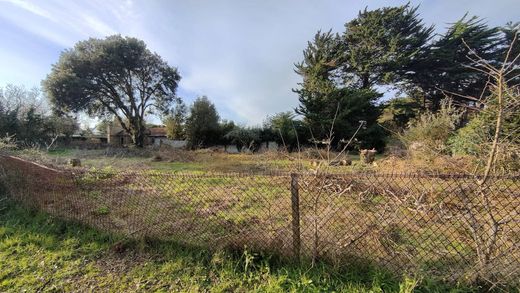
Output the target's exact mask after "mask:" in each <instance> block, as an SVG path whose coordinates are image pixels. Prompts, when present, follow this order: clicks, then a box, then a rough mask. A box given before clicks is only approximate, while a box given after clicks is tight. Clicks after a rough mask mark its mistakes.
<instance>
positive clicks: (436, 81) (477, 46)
mask: <svg viewBox="0 0 520 293" xmlns="http://www.w3.org/2000/svg"><path fill="white" fill-rule="evenodd" d="M501 41H502V40H501V35H500V30H499V28H497V27H489V26H488V25H487V24H486V23H485V22H484V21H483V20H482V19H480V18H478V17H468V16H467V15H465V16H464V17H462V18H461V19H460V20H458V21H457V22H455V23H453V24H452V25H451V26H450V27H449V28H448V30H447V31H446V32H445V33H444V34H443V35H442V36H440V38H438V39H437V40H435V41H434V42H433V43H432V44H431V45H430V46H428V48H427V49H425V50H423V51H422V52H421V54H420V55H419V56H418V58H417V59H416V61H415V62H414V64H413V65H412V66H411V67H412V68H411V70H410V72H409V73H408V74H406V76H405V78H408V79H409V80H410V81H411V83H412V84H413V85H415V86H417V87H419V88H420V89H421V91H422V92H423V93H424V94H425V95H426V98H427V100H428V101H429V102H430V107H431V109H433V110H436V109H438V108H439V106H440V101H441V100H442V99H443V98H444V97H446V96H449V97H450V98H451V99H453V100H454V102H456V103H463V104H467V103H468V102H471V101H472V100H474V99H478V98H479V97H480V95H481V93H482V90H483V89H484V88H485V85H486V82H487V76H486V74H484V73H482V72H479V71H475V70H473V69H471V68H469V67H471V66H475V64H476V63H475V62H474V61H473V60H471V59H469V58H468V53H469V52H470V48H471V50H473V51H474V52H476V53H477V54H478V55H479V56H481V57H482V58H484V59H486V60H492V61H496V60H498V59H499V58H501V56H500V54H499V52H500V51H499V50H498V49H499V46H500V44H501ZM468 47H469V48H468ZM468 97H469V98H468ZM468 99H469V100H468Z"/></svg>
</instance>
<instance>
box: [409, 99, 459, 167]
mask: <svg viewBox="0 0 520 293" xmlns="http://www.w3.org/2000/svg"><path fill="white" fill-rule="evenodd" d="M461 118H462V112H461V111H460V110H457V109H455V107H454V106H453V105H452V103H451V101H447V100H446V101H443V102H442V103H441V108H440V109H439V111H438V112H436V113H433V112H425V113H423V114H421V115H420V116H419V117H418V118H416V119H413V120H411V121H410V123H409V125H408V129H407V130H406V131H405V132H404V134H403V135H402V136H401V140H402V141H403V143H404V144H405V145H406V146H407V147H408V150H409V152H410V153H411V154H412V155H420V156H426V157H427V158H431V157H432V156H437V155H439V154H449V153H450V149H449V146H448V141H449V139H450V137H452V136H453V135H454V134H455V130H456V129H457V127H458V125H459V123H460V121H461Z"/></svg>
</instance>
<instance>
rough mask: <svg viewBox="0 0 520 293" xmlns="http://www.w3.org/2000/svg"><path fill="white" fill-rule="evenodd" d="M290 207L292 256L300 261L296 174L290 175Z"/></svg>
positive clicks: (298, 196)
mask: <svg viewBox="0 0 520 293" xmlns="http://www.w3.org/2000/svg"><path fill="white" fill-rule="evenodd" d="M291 206H292V234H293V235H292V236H293V239H292V240H293V256H294V257H295V258H296V260H297V261H299V260H300V247H301V239H300V195H299V191H298V174H296V173H291Z"/></svg>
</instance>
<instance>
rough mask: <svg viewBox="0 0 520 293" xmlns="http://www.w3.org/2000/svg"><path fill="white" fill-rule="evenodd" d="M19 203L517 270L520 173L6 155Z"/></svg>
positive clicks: (259, 240) (7, 181) (309, 246)
mask: <svg viewBox="0 0 520 293" xmlns="http://www.w3.org/2000/svg"><path fill="white" fill-rule="evenodd" d="M0 164H1V166H2V168H1V169H2V172H3V175H2V178H3V180H2V181H3V182H4V185H6V186H7V189H8V190H9V191H10V196H11V197H12V198H13V199H14V200H16V201H18V202H20V203H21V204H24V205H28V206H30V207H33V208H36V209H39V210H42V211H45V212H48V213H50V214H52V215H55V216H58V217H62V218H65V219H70V220H74V221H79V222H81V223H84V224H87V225H89V226H93V227H96V228H98V229H101V230H104V231H110V232H113V233H118V234H123V235H126V236H129V237H144V236H146V237H152V238H154V239H168V240H174V241H177V242H180V243H184V244H186V245H190V246H200V247H205V248H229V247H235V248H237V247H243V246H244V245H247V246H248V247H250V248H253V249H258V250H265V251H268V252H271V253H276V254H280V255H282V256H287V257H291V258H301V259H305V260H310V261H315V260H327V261H333V262H339V263H356V264H363V265H371V266H379V267H384V268H387V269H389V270H392V271H395V272H398V273H402V272H414V273H417V272H422V273H426V274H428V275H429V276H432V277H437V278H440V279H442V280H446V281H472V280H476V279H477V278H479V279H480V280H488V281H490V282H493V283H499V282H504V283H517V282H518V280H519V279H520V249H519V248H520V247H519V246H520V244H519V243H520V182H519V179H520V176H502V177H490V178H488V179H487V180H486V181H485V182H482V178H479V177H475V176H467V175H417V174H416V175H411V174H408V175H403V174H392V175H389V174H386V175H384V174H375V173H372V174H368V173H363V174H344V175H338V174H319V175H316V174H285V173H271V174H178V173H164V172H153V171H145V170H143V171H135V172H127V171H125V172H122V171H113V172H92V171H70V170H54V169H50V168H46V167H45V166H40V165H36V164H34V163H31V162H26V161H23V160H20V159H17V158H13V157H5V156H4V157H1V156H0Z"/></svg>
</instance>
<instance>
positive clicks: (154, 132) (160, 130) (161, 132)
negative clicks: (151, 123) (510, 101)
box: [147, 127, 166, 137]
mask: <svg viewBox="0 0 520 293" xmlns="http://www.w3.org/2000/svg"><path fill="white" fill-rule="evenodd" d="M147 130H148V131H149V132H150V134H148V135H149V136H155V137H157V136H166V127H151V128H148V129H147ZM148 131H147V132H148Z"/></svg>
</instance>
